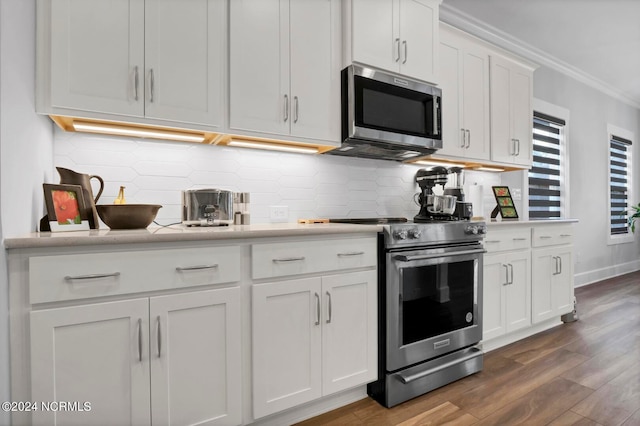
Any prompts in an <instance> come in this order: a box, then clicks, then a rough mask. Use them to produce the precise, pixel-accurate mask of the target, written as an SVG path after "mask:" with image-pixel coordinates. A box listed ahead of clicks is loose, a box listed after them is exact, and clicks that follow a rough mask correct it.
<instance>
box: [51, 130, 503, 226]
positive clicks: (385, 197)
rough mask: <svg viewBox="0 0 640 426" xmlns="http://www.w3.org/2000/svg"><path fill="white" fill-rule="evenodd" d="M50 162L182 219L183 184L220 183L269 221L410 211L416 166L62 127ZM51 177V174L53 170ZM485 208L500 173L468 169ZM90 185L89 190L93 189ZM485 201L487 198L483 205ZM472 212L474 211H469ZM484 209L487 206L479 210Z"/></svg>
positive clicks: (256, 217)
mask: <svg viewBox="0 0 640 426" xmlns="http://www.w3.org/2000/svg"><path fill="white" fill-rule="evenodd" d="M54 165H55V166H59V167H66V168H69V169H72V170H75V171H77V172H81V173H87V174H92V175H99V176H101V177H102V178H103V179H104V181H105V189H104V192H103V194H102V196H101V198H100V200H99V201H98V203H99V204H107V203H112V202H113V200H114V199H115V198H116V196H117V195H118V189H119V187H120V186H121V185H123V186H125V188H126V189H125V196H126V199H127V202H128V203H153V204H162V205H163V208H162V209H160V211H159V213H158V216H157V218H156V221H157V222H158V223H161V224H169V223H174V222H179V221H180V220H181V191H182V190H184V189H192V188H219V189H226V190H231V191H238V192H250V193H251V204H250V213H251V223H265V222H270V221H271V219H270V206H275V205H277V206H287V207H288V214H289V217H288V221H289V222H295V221H297V219H299V218H318V217H374V216H403V217H409V218H411V217H413V216H414V215H415V214H416V213H417V211H418V207H417V205H416V204H415V203H414V201H413V198H414V194H415V193H416V192H418V190H419V188H418V186H417V185H416V184H415V182H414V176H415V173H416V170H418V169H419V168H420V167H419V166H415V165H408V164H399V163H396V162H392V161H383V160H369V159H360V158H344V157H337V156H328V155H302V154H289V153H280V152H272V151H258V150H251V149H241V148H229V147H222V146H209V145H199V144H189V143H180V142H160V141H157V142H156V141H148V140H140V139H127V138H118V137H110V136H98V135H86V134H81V133H67V132H63V131H62V130H60V129H57V128H56V129H55V134H54ZM56 178H57V174H56ZM467 184H468V185H466V186H467V188H469V189H471V191H469V190H467V191H466V192H467V194H469V193H470V192H474V189H475V188H470V185H473V184H478V185H482V186H481V187H480V188H483V190H482V194H483V197H484V198H485V199H487V194H488V197H489V202H487V201H485V202H484V203H481V204H484V205H485V210H486V208H488V209H489V211H490V210H491V208H492V207H493V205H492V204H491V198H492V196H491V193H490V189H491V185H497V184H500V175H499V174H490V173H480V172H469V173H468V174H467ZM94 192H95V190H94ZM487 204H489V206H488V207H487ZM474 213H475V214H477V213H478V212H474ZM485 217H486V213H485Z"/></svg>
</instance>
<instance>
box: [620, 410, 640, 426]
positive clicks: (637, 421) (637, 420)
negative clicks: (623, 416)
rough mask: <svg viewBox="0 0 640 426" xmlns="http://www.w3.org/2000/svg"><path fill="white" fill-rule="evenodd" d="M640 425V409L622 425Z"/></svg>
mask: <svg viewBox="0 0 640 426" xmlns="http://www.w3.org/2000/svg"><path fill="white" fill-rule="evenodd" d="M638 425H640V410H637V411H636V412H635V413H633V414H632V415H631V417H629V418H628V419H627V420H625V422H624V423H622V426H638Z"/></svg>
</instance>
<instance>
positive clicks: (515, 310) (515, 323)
mask: <svg viewBox="0 0 640 426" xmlns="http://www.w3.org/2000/svg"><path fill="white" fill-rule="evenodd" d="M505 257H506V258H505V263H507V265H508V267H509V269H510V271H509V273H510V281H509V282H510V283H509V285H506V286H505V292H506V293H505V298H504V300H505V322H506V331H507V333H509V332H512V331H515V330H519V329H521V328H524V327H528V326H529V325H531V297H530V294H531V254H530V252H529V251H528V250H527V251H523V252H514V253H510V254H509V255H508V256H505Z"/></svg>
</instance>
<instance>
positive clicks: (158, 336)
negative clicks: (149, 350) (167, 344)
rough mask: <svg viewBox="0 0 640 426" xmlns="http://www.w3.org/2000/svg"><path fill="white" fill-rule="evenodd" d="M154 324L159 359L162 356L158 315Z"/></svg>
mask: <svg viewBox="0 0 640 426" xmlns="http://www.w3.org/2000/svg"><path fill="white" fill-rule="evenodd" d="M156 324H157V328H156V331H157V334H156V337H157V339H156V340H157V341H158V358H160V357H161V356H162V331H161V330H160V315H158V317H157V318H156Z"/></svg>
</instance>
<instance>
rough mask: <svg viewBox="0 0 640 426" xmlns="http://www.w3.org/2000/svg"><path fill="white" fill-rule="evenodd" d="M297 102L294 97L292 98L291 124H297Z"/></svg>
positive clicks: (296, 98)
mask: <svg viewBox="0 0 640 426" xmlns="http://www.w3.org/2000/svg"><path fill="white" fill-rule="evenodd" d="M299 103H300V102H299V101H298V97H297V96H294V97H293V122H294V123H297V122H298V109H299Z"/></svg>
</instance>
